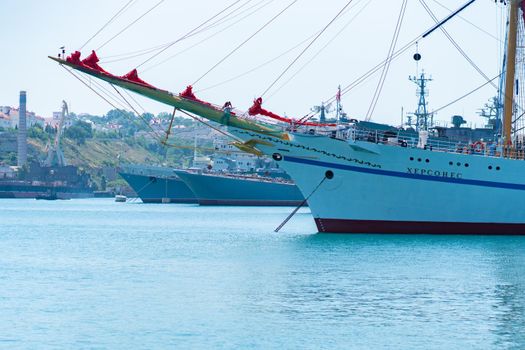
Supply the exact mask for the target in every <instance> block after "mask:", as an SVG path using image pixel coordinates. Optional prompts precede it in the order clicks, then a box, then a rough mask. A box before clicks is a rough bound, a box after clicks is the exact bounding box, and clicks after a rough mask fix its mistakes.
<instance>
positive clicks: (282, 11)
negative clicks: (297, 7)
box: [191, 0, 298, 85]
mask: <svg viewBox="0 0 525 350" xmlns="http://www.w3.org/2000/svg"><path fill="white" fill-rule="evenodd" d="M297 1H298V0H293V1H292V2H291V3H290V4H289V5H288V6H286V7H285V8H284V9H283V10H281V12H279V13H278V14H276V15H275V16H273V17H272V18H271V19H270V20H269V21H268V22H266V23H265V24H264V25H263V26H262V27H261V28H259V29H258V30H257V31H256V32H255V33H253V34H252V35H250V36H249V37H248V38H247V39H246V40H244V41H243V42H242V43H240V44H239V45H237V47H235V48H234V49H233V50H232V51H230V52H229V53H228V54H227V55H226V56H224V57H223V58H222V59H221V60H219V62H217V63H216V64H215V65H214V66H213V67H211V68H210V69H208V71H207V72H206V73H204V74H203V75H201V76H200V77H199V78H198V79H197V80H195V82H193V84H191V85H195V84H197V83H198V82H199V81H200V80H201V79H202V78H204V77H205V76H206V75H208V74H209V73H210V72H211V71H212V70H214V69H215V68H216V67H217V66H218V65H219V64H221V63H222V62H224V61H225V60H226V59H227V58H228V57H230V56H231V55H233V53H235V51H237V50H238V49H240V48H241V47H242V46H243V45H244V44H246V43H247V42H248V41H249V40H250V39H252V38H253V37H254V36H256V35H257V34H258V33H259V32H261V31H262V30H263V29H264V28H266V27H267V26H268V25H269V24H270V23H272V22H273V21H274V20H276V19H277V18H278V17H279V16H280V15H282V14H283V13H284V12H285V11H286V10H288V9H289V8H290V7H291V6H292V5H293V4H295V3H296V2H297Z"/></svg>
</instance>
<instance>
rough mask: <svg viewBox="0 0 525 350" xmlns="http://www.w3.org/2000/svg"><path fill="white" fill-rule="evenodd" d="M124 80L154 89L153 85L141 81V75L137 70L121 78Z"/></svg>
mask: <svg viewBox="0 0 525 350" xmlns="http://www.w3.org/2000/svg"><path fill="white" fill-rule="evenodd" d="M121 78H122V79H126V80H129V81H131V82H133V83H139V84H142V85H145V86H148V87H151V88H152V87H154V86H153V85H151V84H148V83H146V82H145V81H144V80H142V79H140V78H139V74H138V73H137V70H136V69H133V70H132V71H131V72H129V73H128V74H125V75H123V76H122V77H121Z"/></svg>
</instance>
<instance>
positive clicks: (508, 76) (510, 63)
mask: <svg viewBox="0 0 525 350" xmlns="http://www.w3.org/2000/svg"><path fill="white" fill-rule="evenodd" d="M519 1H520V0H511V1H510V14H509V32H508V39H507V67H506V68H507V69H506V73H505V94H504V96H505V98H504V103H503V142H504V144H505V145H506V146H509V145H512V138H511V126H512V112H513V108H514V104H513V100H514V79H515V72H516V40H517V32H518V5H519V4H518V3H519Z"/></svg>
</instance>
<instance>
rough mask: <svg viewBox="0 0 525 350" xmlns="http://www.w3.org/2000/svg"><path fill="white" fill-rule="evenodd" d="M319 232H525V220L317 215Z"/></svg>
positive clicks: (473, 233)
mask: <svg viewBox="0 0 525 350" xmlns="http://www.w3.org/2000/svg"><path fill="white" fill-rule="evenodd" d="M315 223H316V225H317V229H318V230H319V232H327V233H399V234H456V235H525V223H523V224H507V223H484V222H430V221H419V222H418V221H379V220H346V219H321V218H316V219H315Z"/></svg>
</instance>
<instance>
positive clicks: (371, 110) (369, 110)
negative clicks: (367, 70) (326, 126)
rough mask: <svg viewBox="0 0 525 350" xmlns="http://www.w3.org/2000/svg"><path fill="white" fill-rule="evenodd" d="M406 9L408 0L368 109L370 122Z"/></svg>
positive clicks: (402, 10) (397, 24)
mask: <svg viewBox="0 0 525 350" xmlns="http://www.w3.org/2000/svg"><path fill="white" fill-rule="evenodd" d="M406 8H407V0H403V3H402V5H401V10H400V12H399V16H398V18H397V23H396V28H395V29H394V36H393V37H392V41H391V42H390V48H389V49H388V55H387V56H386V60H385V61H386V64H385V65H384V66H383V71H382V72H381V76H380V77H379V82H378V83H377V87H376V90H375V91H374V96H373V97H372V101H371V102H370V106H369V107H368V111H367V112H366V117H365V120H366V121H369V120H370V119H371V118H372V114H373V113H374V110H375V108H376V106H377V101H378V100H379V96H380V95H381V91H382V90H383V86H384V84H385V81H386V76H387V74H388V70H389V69H390V64H391V63H392V59H391V58H392V55H393V53H394V50H395V48H396V45H397V39H399V33H400V32H401V25H402V24H403V19H404V18H405V11H406Z"/></svg>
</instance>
